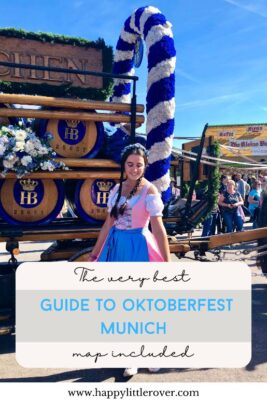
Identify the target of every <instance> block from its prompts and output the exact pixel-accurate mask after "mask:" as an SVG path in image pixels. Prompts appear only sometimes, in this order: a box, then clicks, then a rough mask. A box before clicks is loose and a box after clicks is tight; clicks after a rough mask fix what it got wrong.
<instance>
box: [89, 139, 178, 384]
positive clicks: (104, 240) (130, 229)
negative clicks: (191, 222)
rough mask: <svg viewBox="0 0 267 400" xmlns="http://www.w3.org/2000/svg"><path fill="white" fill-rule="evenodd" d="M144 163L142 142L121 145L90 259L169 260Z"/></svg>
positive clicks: (127, 371) (132, 372) (159, 208)
mask: <svg viewBox="0 0 267 400" xmlns="http://www.w3.org/2000/svg"><path fill="white" fill-rule="evenodd" d="M146 165H147V154H146V149H145V148H144V147H143V146H142V145H140V144H139V143H137V144H133V145H129V146H127V147H125V149H124V150H123V152H122V157H121V177H120V183H119V184H117V185H116V186H115V187H114V188H113V189H112V191H111V193H110V195H109V200H108V216H107V219H106V221H105V223H104V225H103V227H102V229H101V232H100V234H99V236H98V240H97V242H96V244H95V246H94V248H93V250H92V252H91V253H90V255H89V260H90V261H170V251H169V245H168V240H167V235H166V231H165V228H164V225H163V222H162V211H163V207H164V205H163V203H162V200H161V196H160V194H159V192H158V190H157V188H156V187H155V186H154V185H153V184H151V183H150V182H149V181H147V180H146V179H145V178H144V172H145V167H146ZM124 174H125V175H126V179H125V180H124ZM149 222H150V223H151V228H152V233H151V232H150V230H149V229H148V224H149ZM157 370H158V368H150V369H149V371H151V372H156V371H157ZM137 372H138V368H126V369H125V371H124V376H133V375H135V374H136V373H137Z"/></svg>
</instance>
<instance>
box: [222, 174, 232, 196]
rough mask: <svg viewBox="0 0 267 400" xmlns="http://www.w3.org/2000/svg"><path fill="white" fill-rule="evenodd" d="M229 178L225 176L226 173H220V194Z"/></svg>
mask: <svg viewBox="0 0 267 400" xmlns="http://www.w3.org/2000/svg"><path fill="white" fill-rule="evenodd" d="M229 179H230V177H229V176H227V175H222V176H221V178H220V182H221V184H220V188H219V193H220V194H222V193H223V192H224V191H225V190H226V187H227V182H228V181H229Z"/></svg>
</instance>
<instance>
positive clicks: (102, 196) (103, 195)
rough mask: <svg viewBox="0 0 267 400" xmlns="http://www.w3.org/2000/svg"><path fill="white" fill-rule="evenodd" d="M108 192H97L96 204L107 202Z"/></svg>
mask: <svg viewBox="0 0 267 400" xmlns="http://www.w3.org/2000/svg"><path fill="white" fill-rule="evenodd" d="M108 195H109V192H97V197H96V204H107V202H108Z"/></svg>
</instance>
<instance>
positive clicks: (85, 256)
mask: <svg viewBox="0 0 267 400" xmlns="http://www.w3.org/2000/svg"><path fill="white" fill-rule="evenodd" d="M92 250H93V246H90V247H86V248H85V249H83V250H80V251H78V253H75V254H74V255H73V256H71V257H70V258H69V259H68V261H69V262H72V261H78V262H81V261H83V262H84V261H89V253H91V251H92Z"/></svg>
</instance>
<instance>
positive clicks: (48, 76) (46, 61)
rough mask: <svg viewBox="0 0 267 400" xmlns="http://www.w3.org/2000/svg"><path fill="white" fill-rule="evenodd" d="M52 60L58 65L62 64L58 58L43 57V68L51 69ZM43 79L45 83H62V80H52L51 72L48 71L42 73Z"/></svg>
mask: <svg viewBox="0 0 267 400" xmlns="http://www.w3.org/2000/svg"><path fill="white" fill-rule="evenodd" d="M52 60H56V61H58V62H59V64H61V63H62V59H61V58H60V57H51V56H44V66H45V67H52V66H53V65H52ZM43 79H45V80H47V81H57V82H62V81H64V78H52V77H51V72H50V71H45V72H44V77H43Z"/></svg>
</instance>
